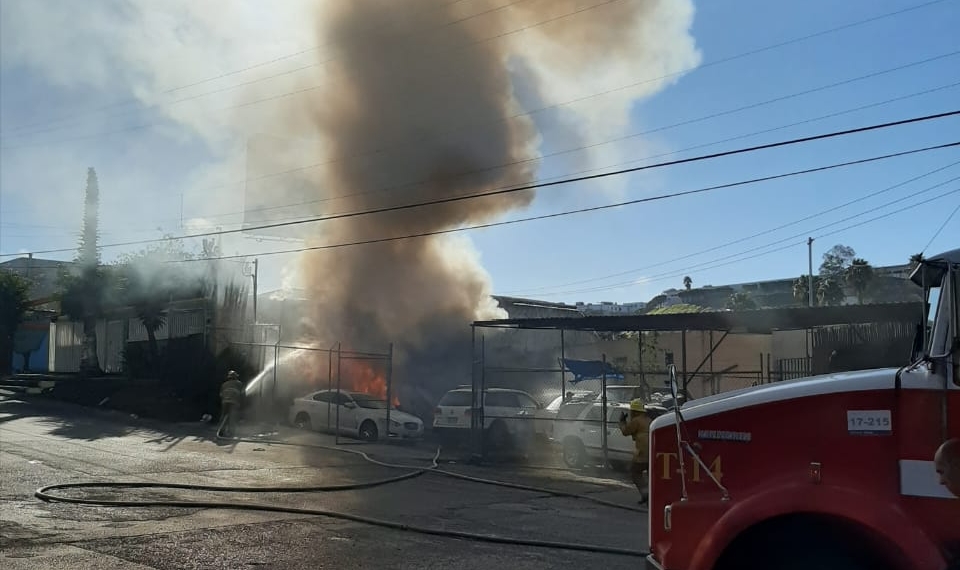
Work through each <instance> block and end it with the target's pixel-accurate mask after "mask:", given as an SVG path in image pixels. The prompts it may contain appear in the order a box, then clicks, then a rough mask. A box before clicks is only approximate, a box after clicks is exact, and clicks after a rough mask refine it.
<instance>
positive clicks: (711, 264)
mask: <svg viewBox="0 0 960 570" xmlns="http://www.w3.org/2000/svg"><path fill="white" fill-rule="evenodd" d="M958 192H960V188H957V189H954V190H950V191H949V192H945V193H942V194H939V195H937V196H934V197H933V198H929V199H927V200H923V201H922V202H917V203H915V204H911V205H909V206H904V207H903V208H900V209H898V210H895V211H893V212H888V213H886V214H882V215H879V216H875V217H873V218H870V219H868V220H864V221H862V222H859V223H856V224H851V225H849V226H845V227H842V228H839V229H837V230H834V231H831V232H827V233H824V234H820V235H818V236H816V237H815V238H814V239H822V238H824V237H829V236H832V235H836V234H839V233H842V232H845V231H848V230H851V229H854V228H858V227H860V226H863V225H866V224H869V223H872V222H875V221H878V220H881V219H884V218H888V217H890V216H895V215H897V214H901V213H903V212H906V211H909V210H912V209H914V208H917V207H920V206H923V205H925V204H929V203H930V202H934V201H936V200H940V199H942V198H945V197H947V196H952V195H953V194H956V193H958ZM859 215H860V214H858V215H855V216H849V217H848V218H846V219H845V220H840V221H848V220H851V219H853V218H856V217H859ZM835 223H839V222H835ZM830 225H833V224H828V225H827V226H821V227H822V228H825V227H828V226H830ZM802 235H806V234H802ZM796 237H797V236H794V238H796ZM788 239H789V238H788ZM782 241H786V240H780V242H782ZM780 242H774V243H771V244H767V245H763V246H759V247H755V248H751V249H748V250H746V251H742V252H739V253H735V254H731V255H727V256H724V257H720V258H717V259H715V260H711V261H707V262H703V263H699V264H696V265H693V266H690V267H688V268H686V269H682V270H673V271H671V272H669V273H661V274H658V275H654V276H652V277H650V278H644V279H643V280H642V283H644V284H646V283H651V282H656V281H663V280H666V279H676V278H677V277H680V276H683V275H688V274H690V273H694V270H699V271H707V270H710V269H716V268H718V267H725V266H727V265H733V264H735V263H740V262H742V261H747V260H750V259H756V258H758V257H763V256H765V255H770V254H773V253H778V252H781V251H784V250H787V249H790V248H794V247H797V246H800V245H806V243H807V242H806V240H804V241H800V242H794V243H789V244H787V245H784V246H780V247H777V248H775V249H771V250H768V251H762V252H760V253H756V254H753V255H749V256H746V257H739V256H741V255H743V254H745V253H749V252H751V251H756V250H758V249H765V248H767V247H771V246H772V245H775V244H776V243H780ZM731 258H737V259H733V260H732V261H726V262H724V263H715V262H716V261H719V260H724V259H731ZM639 283H640V282H638V281H636V280H634V281H628V282H622V283H617V284H613V285H607V286H603V287H593V288H590V289H579V290H572V291H559V292H554V293H540V294H539V296H544V297H555V296H561V295H575V294H581V293H593V292H597V291H609V290H613V289H622V288H624V287H630V286H633V285H637V284H639Z"/></svg>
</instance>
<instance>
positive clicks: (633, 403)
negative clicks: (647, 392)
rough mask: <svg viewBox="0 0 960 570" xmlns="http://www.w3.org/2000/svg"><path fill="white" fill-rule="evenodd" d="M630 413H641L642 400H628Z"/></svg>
mask: <svg viewBox="0 0 960 570" xmlns="http://www.w3.org/2000/svg"><path fill="white" fill-rule="evenodd" d="M630 411H631V412H642V411H643V400H642V399H640V398H634V399H633V400H630Z"/></svg>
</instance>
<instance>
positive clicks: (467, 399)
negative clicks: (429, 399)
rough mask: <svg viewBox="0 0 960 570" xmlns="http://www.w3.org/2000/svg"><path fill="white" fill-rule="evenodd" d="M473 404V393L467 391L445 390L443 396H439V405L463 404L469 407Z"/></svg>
mask: <svg viewBox="0 0 960 570" xmlns="http://www.w3.org/2000/svg"><path fill="white" fill-rule="evenodd" d="M472 404H473V394H472V393H470V392H467V391H460V392H447V393H446V394H445V395H444V396H443V398H440V404H439V405H441V406H456V407H460V406H465V407H470V406H471V405H472Z"/></svg>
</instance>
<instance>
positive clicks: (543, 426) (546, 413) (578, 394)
mask: <svg viewBox="0 0 960 570" xmlns="http://www.w3.org/2000/svg"><path fill="white" fill-rule="evenodd" d="M594 395H595V394H594V392H589V391H587V390H568V391H567V393H566V394H564V395H560V396H557V397H556V398H554V399H553V400H551V401H550V403H549V404H547V405H546V406H544V407H543V408H542V409H540V410H538V411H537V419H536V423H537V427H536V433H537V435H539V436H541V437H544V438H546V439H547V440H552V439H553V422H554V421H555V420H556V419H557V412H558V411H559V410H560V406H562V405H564V404H569V403H573V402H578V401H584V400H587V399H592V398H593V396H594Z"/></svg>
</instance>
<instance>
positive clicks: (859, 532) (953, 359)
mask: <svg viewBox="0 0 960 570" xmlns="http://www.w3.org/2000/svg"><path fill="white" fill-rule="evenodd" d="M911 279H912V280H913V281H914V282H916V283H917V284H919V285H920V286H922V287H923V292H924V298H925V299H926V301H927V303H926V305H925V306H926V307H927V311H928V320H927V324H928V325H930V323H931V321H932V325H930V326H927V327H925V328H924V327H918V329H919V333H918V337H919V338H918V342H917V343H916V345H915V346H916V350H915V354H914V356H913V358H911V361H912V362H910V363H909V364H907V365H906V366H904V367H902V368H900V369H875V370H865V371H858V372H849V373H841V374H831V375H824V376H814V377H810V378H803V379H799V380H793V381H785V382H778V383H774V384H768V385H765V386H760V387H756V388H748V389H745V390H738V391H734V392H728V393H724V394H719V395H716V396H712V397H707V398H702V399H698V400H692V401H689V402H687V403H686V404H684V405H683V406H682V407H681V408H679V409H675V410H674V411H673V412H672V413H667V414H664V415H662V416H660V417H658V418H657V419H656V420H654V421H653V423H652V424H651V426H650V456H649V461H650V471H649V474H650V510H649V515H648V517H649V519H648V532H649V536H648V539H649V545H650V555H649V556H648V557H647V567H648V568H650V569H655V570H732V569H737V570H751V569H764V570H788V569H789V570H794V569H796V570H800V569H808V568H816V569H829V570H833V569H841V568H842V569H845V570H847V569H850V570H859V569H864V570H866V569H871V570H880V569H882V570H944V569H946V568H948V567H950V568H953V567H954V566H953V564H958V563H960V498H958V497H955V496H953V495H952V494H951V493H950V492H949V491H948V490H947V489H946V487H944V486H943V485H941V484H940V481H939V478H938V474H937V473H936V470H935V467H934V454H935V452H936V450H937V449H938V447H939V446H940V445H941V444H942V443H943V442H945V441H947V440H949V439H951V438H960V372H958V364H960V334H958V324H960V249H956V250H953V251H950V252H947V253H944V254H942V255H938V256H935V257H932V258H929V259H925V260H923V261H922V262H921V263H920V264H919V265H918V266H917V267H916V269H915V270H914V271H913V273H912V274H911ZM672 384H673V389H674V390H676V382H675V381H673V382H672Z"/></svg>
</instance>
